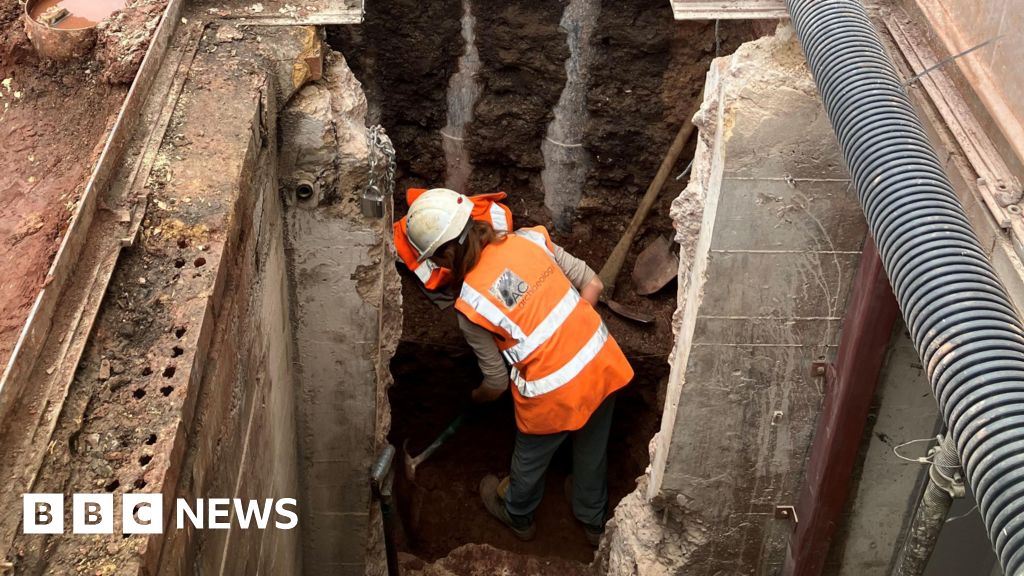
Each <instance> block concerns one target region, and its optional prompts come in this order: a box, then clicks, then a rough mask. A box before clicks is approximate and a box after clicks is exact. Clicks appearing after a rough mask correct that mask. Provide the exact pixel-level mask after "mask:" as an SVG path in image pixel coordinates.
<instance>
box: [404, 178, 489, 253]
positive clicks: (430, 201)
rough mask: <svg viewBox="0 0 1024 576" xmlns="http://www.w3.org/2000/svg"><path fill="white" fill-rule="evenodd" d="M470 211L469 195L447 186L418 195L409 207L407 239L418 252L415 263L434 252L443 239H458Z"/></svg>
mask: <svg viewBox="0 0 1024 576" xmlns="http://www.w3.org/2000/svg"><path fill="white" fill-rule="evenodd" d="M472 214H473V203H472V202H471V201H470V200H469V198H467V197H465V196H463V195H462V194H459V193H458V192H456V191H454V190H449V189H447V188H433V189H430V190H427V191H426V192H424V193H423V194H420V196H419V198H417V199H416V200H415V201H414V202H413V203H412V206H410V207H409V215H408V224H407V230H408V234H409V242H410V243H411V244H412V245H413V248H415V249H416V251H417V252H419V253H420V255H419V258H417V259H416V261H417V262H422V261H424V260H426V259H427V258H430V257H431V256H433V255H434V252H435V251H436V250H437V249H438V248H440V247H441V246H442V245H444V243H445V242H448V241H450V240H454V239H455V238H458V236H459V234H461V233H462V230H463V229H464V228H465V227H466V223H467V222H469V218H470V216H471V215H472Z"/></svg>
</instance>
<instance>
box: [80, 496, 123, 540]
mask: <svg viewBox="0 0 1024 576" xmlns="http://www.w3.org/2000/svg"><path fill="white" fill-rule="evenodd" d="M71 523H72V530H73V531H74V532H75V533H76V534H113V532H114V495H113V494H75V495H74V496H73V497H72V504H71Z"/></svg>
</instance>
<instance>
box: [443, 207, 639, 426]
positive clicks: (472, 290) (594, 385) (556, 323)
mask: <svg viewBox="0 0 1024 576" xmlns="http://www.w3.org/2000/svg"><path fill="white" fill-rule="evenodd" d="M553 250H554V248H553V246H552V244H551V238H550V237H549V236H548V232H547V230H545V229H544V227H542V226H537V227H535V228H523V229H521V230H517V231H516V233H515V234H509V235H508V237H506V238H505V240H504V241H498V242H495V243H492V244H489V245H487V246H486V247H485V248H484V250H483V252H482V253H481V255H480V261H479V263H477V265H476V266H475V267H474V268H473V269H472V270H471V271H470V272H469V273H468V274H467V275H466V279H465V282H463V284H462V291H461V293H460V294H459V298H458V300H456V302H455V308H456V309H457V310H458V311H459V312H461V313H463V314H465V315H466V317H467V318H468V319H469V320H470V321H471V322H473V323H474V324H477V325H478V326H481V327H483V328H485V329H486V330H488V331H490V332H491V333H492V334H494V339H495V341H496V342H497V344H498V348H499V349H501V352H502V354H503V355H504V356H505V360H507V361H508V363H509V364H511V365H512V376H511V377H512V384H513V386H512V396H513V398H514V399H515V406H516V424H517V425H518V427H519V430H520V431H522V432H524V433H526V434H554V433H557V432H563V431H568V430H578V429H580V428H581V427H583V425H584V424H586V423H587V420H589V419H590V415H591V414H593V413H594V411H595V410H597V408H598V406H600V405H601V402H603V401H604V399H605V398H607V397H608V395H610V394H611V393H612V392H615V391H616V390H618V389H619V388H622V387H623V386H625V385H626V384H628V383H629V381H630V380H631V379H632V378H633V369H632V368H631V367H630V365H629V362H628V361H627V360H626V357H625V356H624V355H623V354H622V350H621V349H619V345H618V344H617V343H616V342H615V339H614V338H612V336H611V334H609V333H608V327H607V326H605V324H604V322H603V321H602V320H601V316H600V315H598V313H597V312H596V311H595V310H594V308H593V307H592V306H591V305H590V303H588V302H587V301H586V300H583V299H582V298H580V295H579V292H577V291H576V288H575V287H573V285H572V283H570V282H569V279H568V278H566V276H565V274H564V273H562V270H561V269H560V268H559V267H558V264H557V263H556V262H555V260H554V256H553Z"/></svg>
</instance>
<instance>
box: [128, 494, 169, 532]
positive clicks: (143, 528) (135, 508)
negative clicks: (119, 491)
mask: <svg viewBox="0 0 1024 576" xmlns="http://www.w3.org/2000/svg"><path fill="white" fill-rule="evenodd" d="M163 524H164V498H163V495H162V494H125V495H124V498H123V499H122V500H121V531H122V532H124V533H125V534H160V533H162V532H163Z"/></svg>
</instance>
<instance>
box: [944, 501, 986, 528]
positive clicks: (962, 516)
mask: <svg viewBox="0 0 1024 576" xmlns="http://www.w3.org/2000/svg"><path fill="white" fill-rule="evenodd" d="M977 509H978V505H977V504H975V505H974V506H971V509H970V510H968V511H967V512H964V513H963V514H961V515H959V516H953V517H952V518H946V524H949V523H950V522H952V521H954V520H960V519H962V518H967V517H968V516H970V515H971V513H972V512H974V511H975V510H977Z"/></svg>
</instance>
